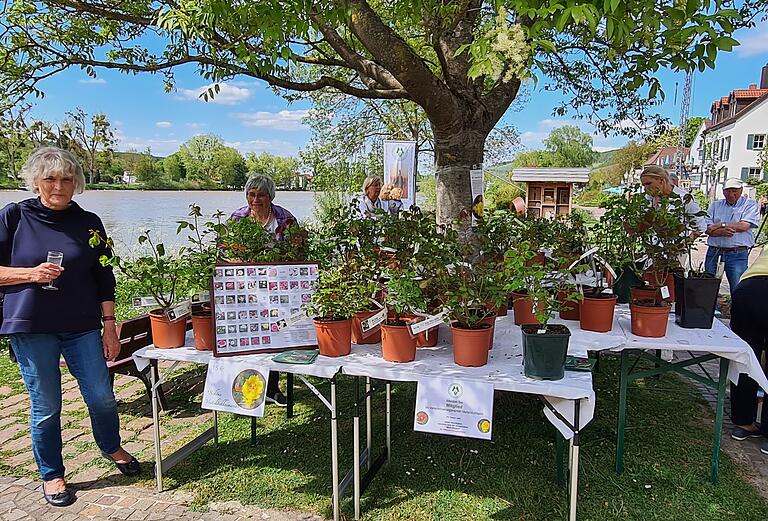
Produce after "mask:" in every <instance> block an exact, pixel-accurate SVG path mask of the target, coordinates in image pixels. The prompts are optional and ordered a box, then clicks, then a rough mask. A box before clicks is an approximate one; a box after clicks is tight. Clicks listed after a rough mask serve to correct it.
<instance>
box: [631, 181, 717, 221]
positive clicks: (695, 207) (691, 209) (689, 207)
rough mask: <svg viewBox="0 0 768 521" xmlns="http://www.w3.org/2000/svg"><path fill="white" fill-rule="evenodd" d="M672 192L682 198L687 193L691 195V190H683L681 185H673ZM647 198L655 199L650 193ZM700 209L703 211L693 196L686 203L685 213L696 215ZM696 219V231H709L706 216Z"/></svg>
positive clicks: (649, 199)
mask: <svg viewBox="0 0 768 521" xmlns="http://www.w3.org/2000/svg"><path fill="white" fill-rule="evenodd" d="M672 193H674V194H677V195H679V196H680V198H681V199H684V198H685V196H687V195H691V194H690V192H686V191H685V190H683V189H682V188H680V187H679V186H673V187H672ZM645 198H646V199H647V200H648V201H653V197H651V196H650V195H648V194H646V195H645ZM700 211H701V206H699V203H698V202H697V201H696V198H695V197H693V196H691V200H690V201H688V202H687V203H686V204H685V213H687V214H688V215H691V216H693V215H696V214H697V213H699V212H700ZM695 219H696V224H695V225H694V226H695V231H697V232H699V233H704V232H706V231H707V221H706V218H705V217H703V216H702V217H695Z"/></svg>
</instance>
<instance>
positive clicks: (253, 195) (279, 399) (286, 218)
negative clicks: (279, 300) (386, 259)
mask: <svg viewBox="0 0 768 521" xmlns="http://www.w3.org/2000/svg"><path fill="white" fill-rule="evenodd" d="M275 190H276V187H275V182H274V181H273V180H272V178H271V177H269V176H268V175H264V174H252V175H251V176H250V177H249V178H248V181H246V183H245V200H246V202H247V203H248V204H247V205H245V206H243V207H242V208H238V209H237V210H235V211H234V212H232V215H231V216H230V219H234V220H235V221H239V220H240V219H245V218H250V219H253V220H254V221H256V222H258V223H261V225H262V226H264V228H265V229H266V230H267V231H269V232H272V233H273V234H274V235H275V238H276V239H277V240H278V241H282V240H284V239H285V230H287V229H288V228H289V227H291V226H296V225H298V222H297V221H296V217H294V216H293V214H292V213H291V212H289V211H288V210H286V209H285V208H283V207H282V206H278V205H276V204H273V203H272V200H273V199H274V198H275ZM279 384H280V381H279V376H278V373H276V372H274V371H270V373H269V381H268V382H267V397H266V401H267V402H269V403H274V404H275V405H278V406H279V407H287V406H288V399H287V398H286V397H285V395H284V394H283V393H282V392H280V387H279Z"/></svg>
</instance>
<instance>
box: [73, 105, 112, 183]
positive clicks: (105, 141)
mask: <svg viewBox="0 0 768 521" xmlns="http://www.w3.org/2000/svg"><path fill="white" fill-rule="evenodd" d="M60 133H63V134H65V135H66V136H67V137H68V140H67V141H68V146H67V148H68V149H69V150H70V151H71V152H73V153H74V154H75V155H78V156H80V159H81V160H82V163H83V166H84V167H85V168H84V170H85V172H86V173H87V174H88V179H89V181H88V182H89V183H91V184H93V182H94V180H95V177H96V174H97V173H98V172H97V170H98V169H97V164H96V163H97V159H98V155H99V153H100V152H106V153H108V154H109V153H111V152H112V149H113V148H114V146H115V143H116V141H115V135H114V133H113V132H112V127H111V125H110V123H109V120H107V116H106V114H103V113H100V114H94V115H93V116H89V115H88V114H87V113H86V112H84V111H83V109H81V108H80V107H78V108H76V109H75V110H73V111H71V112H67V120H66V121H65V122H64V125H63V127H62V129H61V132H60ZM59 141H61V137H60V138H59Z"/></svg>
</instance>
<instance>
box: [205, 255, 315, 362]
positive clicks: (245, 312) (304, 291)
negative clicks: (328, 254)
mask: <svg viewBox="0 0 768 521" xmlns="http://www.w3.org/2000/svg"><path fill="white" fill-rule="evenodd" d="M317 273H318V265H317V264H316V263H309V262H308V263H281V264H221V265H217V266H216V269H215V271H214V276H213V281H212V288H211V291H212V295H213V298H212V299H211V300H212V304H213V318H214V321H213V327H214V333H215V335H216V342H215V344H214V349H213V355H214V356H235V355H242V354H251V353H270V352H275V351H284V350H287V349H302V348H315V347H317V336H316V334H315V328H314V325H313V324H312V320H311V319H310V318H309V317H307V316H306V314H305V313H304V311H303V307H302V306H303V305H304V304H306V303H308V302H309V301H310V300H311V299H312V293H313V291H314V289H313V287H314V283H315V281H316V280H317Z"/></svg>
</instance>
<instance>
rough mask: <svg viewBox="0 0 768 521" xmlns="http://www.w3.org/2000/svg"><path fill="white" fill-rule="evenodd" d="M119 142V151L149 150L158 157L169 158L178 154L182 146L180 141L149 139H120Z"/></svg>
mask: <svg viewBox="0 0 768 521" xmlns="http://www.w3.org/2000/svg"><path fill="white" fill-rule="evenodd" d="M117 142H118V146H117V148H118V150H121V151H127V150H135V151H136V152H144V151H145V150H147V148H149V149H150V150H151V151H152V154H153V155H157V156H169V155H171V154H173V153H174V152H176V151H177V150H178V149H179V146H181V144H182V141H180V140H178V139H147V138H142V137H130V138H123V137H120V138H118V140H117Z"/></svg>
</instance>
